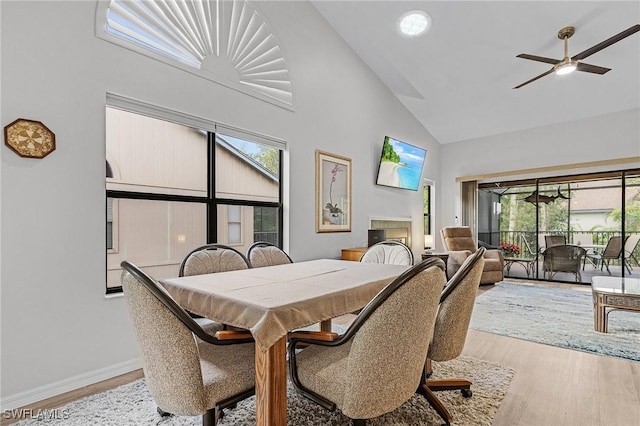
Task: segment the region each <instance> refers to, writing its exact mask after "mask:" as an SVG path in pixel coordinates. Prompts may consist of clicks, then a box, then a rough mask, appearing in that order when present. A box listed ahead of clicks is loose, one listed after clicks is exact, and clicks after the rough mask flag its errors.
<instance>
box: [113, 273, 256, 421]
mask: <svg viewBox="0 0 640 426" xmlns="http://www.w3.org/2000/svg"><path fill="white" fill-rule="evenodd" d="M121 266H122V269H123V273H122V288H123V291H124V296H125V301H126V304H127V308H128V311H129V317H130V318H131V323H132V325H133V331H134V334H135V337H136V341H137V344H138V348H139V352H140V358H141V360H142V368H143V371H144V376H145V383H146V385H147V387H148V388H149V392H150V393H151V396H152V397H153V399H154V400H155V402H156V404H157V405H158V412H159V413H160V414H162V415H167V414H168V413H171V414H173V415H184V416H198V415H201V416H202V424H203V426H213V425H215V424H216V423H217V420H218V419H219V418H220V417H221V416H222V410H223V409H224V408H227V407H232V406H234V405H235V404H236V403H237V402H239V401H241V400H243V399H245V398H248V397H249V396H251V395H253V394H254V393H255V359H254V354H255V345H254V343H253V338H252V337H251V334H250V333H248V332H238V331H217V332H216V333H215V334H214V335H211V334H209V333H207V332H206V331H205V330H204V329H203V328H202V327H200V326H199V325H198V324H197V323H196V322H195V320H194V319H193V318H191V316H190V315H189V313H188V312H186V311H185V310H184V309H182V308H181V307H180V306H179V305H178V304H177V303H176V301H175V300H174V299H173V298H172V297H171V295H170V294H169V293H168V292H167V291H166V290H165V289H164V287H162V286H161V285H160V284H159V283H158V282H157V281H156V280H154V279H153V278H151V277H150V276H148V275H147V274H146V273H144V272H143V271H142V270H141V269H140V268H138V267H137V266H136V265H134V264H133V263H130V262H128V261H124V262H122V264H121ZM194 336H197V339H195V338H194Z"/></svg>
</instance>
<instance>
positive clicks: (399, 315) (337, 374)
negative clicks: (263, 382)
mask: <svg viewBox="0 0 640 426" xmlns="http://www.w3.org/2000/svg"><path fill="white" fill-rule="evenodd" d="M444 284H445V273H444V262H442V260H440V259H437V258H432V259H427V260H425V261H423V262H421V263H419V264H417V265H415V266H413V267H412V268H410V269H408V270H407V271H405V272H404V273H403V274H401V275H400V276H398V277H397V278H396V279H395V280H393V281H392V282H391V283H390V284H389V285H387V286H386V287H385V288H384V289H383V290H382V291H380V292H379V293H378V294H377V295H376V296H375V297H374V298H373V299H372V300H371V301H370V302H369V303H368V304H367V306H365V307H364V308H363V309H362V310H361V311H360V313H359V314H358V315H357V316H356V318H355V320H354V321H353V322H352V323H351V325H350V326H349V327H348V328H347V330H346V331H345V332H344V334H342V335H340V336H338V335H337V334H336V333H329V332H313V331H310V332H305V331H300V332H295V333H291V334H290V341H289V349H288V354H289V373H290V377H291V381H292V383H293V385H294V387H295V389H296V390H297V391H298V392H299V393H300V394H302V395H303V396H305V397H307V398H309V399H311V400H312V401H314V402H316V403H317V404H319V405H321V406H323V407H324V408H326V409H328V410H334V409H335V408H339V409H340V410H341V411H342V413H343V414H344V415H345V416H347V417H349V418H351V419H353V420H354V425H364V424H365V423H366V419H371V418H375V417H378V416H381V415H383V414H385V413H388V412H390V411H393V410H395V409H396V408H398V407H399V406H401V405H402V404H404V403H405V402H406V401H408V400H409V399H410V398H411V397H412V396H413V395H414V394H415V392H416V389H417V387H418V385H419V384H420V380H421V375H422V371H423V368H424V362H425V359H426V356H427V349H428V346H429V342H430V341H431V337H432V334H433V326H434V321H435V315H436V310H437V305H438V302H439V295H440V293H441V291H442V288H443V286H444ZM301 345H308V346H307V347H306V348H304V349H302V350H300V351H299V348H300V346H301Z"/></svg>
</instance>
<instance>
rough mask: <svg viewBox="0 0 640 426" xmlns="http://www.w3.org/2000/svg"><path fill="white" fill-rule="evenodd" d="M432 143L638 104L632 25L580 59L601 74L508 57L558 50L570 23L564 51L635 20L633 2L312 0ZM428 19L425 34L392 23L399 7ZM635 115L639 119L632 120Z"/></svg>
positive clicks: (639, 76)
mask: <svg viewBox="0 0 640 426" xmlns="http://www.w3.org/2000/svg"><path fill="white" fill-rule="evenodd" d="M312 3H313V4H314V6H315V7H316V8H317V9H318V11H319V12H320V13H321V14H322V15H323V16H324V17H325V19H326V20H327V21H328V22H329V23H330V24H331V25H332V26H333V27H334V28H335V30H336V31H337V32H338V33H339V34H340V36H341V37H342V38H344V40H345V41H346V42H347V43H348V44H349V45H350V46H351V47H352V48H353V50H354V51H355V52H356V54H358V55H359V56H360V57H361V58H362V60H363V61H364V62H365V63H367V64H368V66H369V67H370V68H371V69H372V70H373V71H374V72H375V73H376V74H377V75H378V76H379V78H380V79H381V80H382V81H383V82H384V83H385V84H386V85H387V86H388V87H389V89H390V90H391V91H392V92H393V93H394V94H395V96H397V97H398V99H399V100H400V101H401V102H402V103H403V104H404V105H405V106H406V107H407V109H408V110H409V111H411V112H412V113H413V114H414V115H415V116H416V118H417V119H418V120H419V121H420V122H421V123H422V124H423V125H424V127H425V128H426V129H427V130H429V131H430V132H431V134H432V135H433V136H434V137H435V138H436V139H437V140H438V142H440V143H451V142H457V141H462V140H468V139H474V138H479V137H485V136H491V135H495V134H502V133H508V132H513V131H519V130H526V129H532V128H536V127H540V126H546V125H551V124H556V123H562V122H567V121H574V120H580V119H586V118H589V117H595V116H599V115H604V114H609V113H615V112H620V111H625V110H630V109H634V108H640V32H638V33H635V34H633V35H631V36H629V37H627V38H625V39H624V40H622V41H620V42H618V43H616V44H614V45H612V46H610V47H608V48H606V49H604V50H601V51H600V52H598V53H595V54H593V55H592V56H589V57H588V58H587V59H585V60H584V62H586V63H588V64H592V65H597V66H602V67H606V68H611V69H612V70H611V71H609V72H608V73H606V74H604V75H597V74H591V73H586V72H574V73H572V74H569V75H565V76H558V75H555V74H550V75H547V76H545V77H543V78H541V79H539V80H537V81H535V82H533V83H531V84H528V85H526V86H524V87H522V88H520V89H513V87H515V86H517V85H519V84H520V83H523V82H525V81H527V80H529V79H531V78H533V77H535V76H537V75H539V74H541V73H543V72H545V71H547V70H549V69H550V68H551V65H549V64H545V63H541V62H534V61H531V60H525V59H521V58H516V55H518V54H521V53H528V54H531V55H537V56H543V57H549V58H556V59H558V60H560V59H562V57H563V53H564V52H563V42H562V41H561V40H560V39H558V36H557V34H558V31H559V30H560V29H561V28H563V27H566V26H574V27H575V28H576V31H575V34H574V35H573V36H572V37H571V38H570V39H569V56H572V55H575V54H577V53H579V52H582V51H583V50H586V49H588V48H589V47H591V46H593V45H595V44H597V43H600V42H602V41H604V40H606V39H608V38H609V37H611V36H613V35H616V34H618V33H620V32H621V31H623V30H626V29H627V28H630V27H631V26H633V25H636V24H638V23H640V1H637V0H634V1H619V2H615V1H553V2H551V1H396V0H386V1H380V0H377V1H345V0H343V1H323V0H314V1H312ZM414 9H420V10H424V11H426V12H427V13H429V14H430V15H431V17H432V27H431V28H430V30H429V31H428V32H426V33H425V34H423V35H421V36H419V37H417V38H413V39H408V38H406V37H402V36H401V35H400V34H399V32H398V30H397V23H398V19H399V17H400V16H401V15H403V14H404V13H405V12H407V11H410V10H414ZM639 120H640V117H639Z"/></svg>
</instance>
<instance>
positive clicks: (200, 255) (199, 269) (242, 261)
mask: <svg viewBox="0 0 640 426" xmlns="http://www.w3.org/2000/svg"><path fill="white" fill-rule="evenodd" d="M249 267H250V264H249V261H248V260H247V258H246V257H245V256H244V254H242V253H240V252H239V251H238V250H236V249H234V248H233V247H229V246H226V245H224V244H205V245H203V246H200V247H198V248H196V249H194V250H192V251H191V252H190V253H189V254H187V255H186V256H185V258H184V260H183V261H182V263H181V264H180V270H179V272H178V276H180V277H188V276H191V275H202V274H213V273H216V272H226V271H236V270H239V269H248V268H249Z"/></svg>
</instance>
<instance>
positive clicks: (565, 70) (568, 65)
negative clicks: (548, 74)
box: [556, 61, 578, 75]
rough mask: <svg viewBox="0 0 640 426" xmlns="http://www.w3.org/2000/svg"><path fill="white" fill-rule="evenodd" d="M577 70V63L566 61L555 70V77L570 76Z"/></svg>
mask: <svg viewBox="0 0 640 426" xmlns="http://www.w3.org/2000/svg"><path fill="white" fill-rule="evenodd" d="M577 68H578V63H577V62H576V61H568V62H564V63H562V64H560V65H558V67H557V68H556V75H565V74H571V73H572V72H574V71H575V70H576V69H577Z"/></svg>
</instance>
